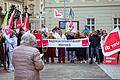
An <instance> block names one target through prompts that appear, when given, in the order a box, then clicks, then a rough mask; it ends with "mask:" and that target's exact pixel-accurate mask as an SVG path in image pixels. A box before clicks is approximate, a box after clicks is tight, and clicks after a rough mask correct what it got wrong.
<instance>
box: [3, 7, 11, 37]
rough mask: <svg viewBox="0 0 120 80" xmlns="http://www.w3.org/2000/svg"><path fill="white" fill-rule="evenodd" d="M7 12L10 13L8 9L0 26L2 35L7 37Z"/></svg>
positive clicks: (8, 30) (8, 31) (8, 29)
mask: <svg viewBox="0 0 120 80" xmlns="http://www.w3.org/2000/svg"><path fill="white" fill-rule="evenodd" d="M9 12H10V7H9V8H8V11H7V13H6V15H5V18H4V21H3V24H2V33H3V34H4V35H9V34H10V28H9V26H8V15H9Z"/></svg>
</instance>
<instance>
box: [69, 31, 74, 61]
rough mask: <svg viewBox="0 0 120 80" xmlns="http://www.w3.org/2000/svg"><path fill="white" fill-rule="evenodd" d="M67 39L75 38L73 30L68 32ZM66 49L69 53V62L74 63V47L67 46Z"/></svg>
mask: <svg viewBox="0 0 120 80" xmlns="http://www.w3.org/2000/svg"><path fill="white" fill-rule="evenodd" d="M67 39H68V40H71V39H75V36H74V33H73V32H68V34H67ZM67 50H68V53H69V60H70V63H74V61H75V48H74V47H71V48H67Z"/></svg>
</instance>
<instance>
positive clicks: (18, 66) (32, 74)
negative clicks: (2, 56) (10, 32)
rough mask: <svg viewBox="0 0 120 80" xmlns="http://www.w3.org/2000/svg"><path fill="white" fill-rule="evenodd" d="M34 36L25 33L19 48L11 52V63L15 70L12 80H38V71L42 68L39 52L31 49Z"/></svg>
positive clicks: (42, 63)
mask: <svg viewBox="0 0 120 80" xmlns="http://www.w3.org/2000/svg"><path fill="white" fill-rule="evenodd" d="M34 41H35V36H34V35H33V34H31V33H25V34H23V36H22V37H21V44H20V46H18V47H16V48H15V49H14V51H13V59H12V63H13V65H14V68H15V73H14V80H40V77H39V76H40V74H39V71H40V70H42V69H43V68H44V62H43V61H42V59H41V56H40V52H39V50H38V49H37V48H35V47H33V45H34Z"/></svg>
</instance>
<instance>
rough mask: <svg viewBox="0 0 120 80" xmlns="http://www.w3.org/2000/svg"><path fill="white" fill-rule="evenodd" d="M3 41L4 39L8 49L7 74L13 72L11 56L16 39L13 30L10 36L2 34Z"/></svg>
mask: <svg viewBox="0 0 120 80" xmlns="http://www.w3.org/2000/svg"><path fill="white" fill-rule="evenodd" d="M4 36H5V39H6V45H7V49H8V61H9V64H8V70H7V71H8V72H12V71H14V67H13V64H12V56H13V50H14V48H15V47H17V37H16V32H15V31H14V30H12V29H11V30H10V36H8V35H6V34H4Z"/></svg>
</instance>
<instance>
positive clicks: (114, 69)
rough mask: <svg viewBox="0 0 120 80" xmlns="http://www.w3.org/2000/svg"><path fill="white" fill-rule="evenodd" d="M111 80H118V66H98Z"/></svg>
mask: <svg viewBox="0 0 120 80" xmlns="http://www.w3.org/2000/svg"><path fill="white" fill-rule="evenodd" d="M98 66H99V67H100V68H101V69H102V70H103V71H104V72H105V73H106V74H108V75H109V76H110V77H111V78H112V79H120V65H105V64H100V65H98Z"/></svg>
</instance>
